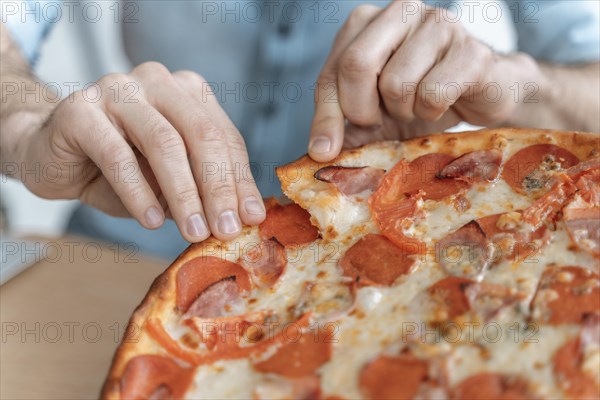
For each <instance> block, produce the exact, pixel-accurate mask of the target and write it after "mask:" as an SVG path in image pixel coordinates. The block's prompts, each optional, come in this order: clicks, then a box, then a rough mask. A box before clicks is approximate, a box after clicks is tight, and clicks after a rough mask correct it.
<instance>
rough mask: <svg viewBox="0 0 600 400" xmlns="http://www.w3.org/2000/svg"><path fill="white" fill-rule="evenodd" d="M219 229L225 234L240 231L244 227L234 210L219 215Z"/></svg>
mask: <svg viewBox="0 0 600 400" xmlns="http://www.w3.org/2000/svg"><path fill="white" fill-rule="evenodd" d="M217 225H218V228H219V231H220V232H221V233H225V234H231V233H236V232H239V231H240V230H241V229H242V226H241V224H240V220H239V218H238V216H237V215H236V214H235V213H234V212H233V211H225V212H224V213H223V214H221V216H219V223H218V224H217Z"/></svg>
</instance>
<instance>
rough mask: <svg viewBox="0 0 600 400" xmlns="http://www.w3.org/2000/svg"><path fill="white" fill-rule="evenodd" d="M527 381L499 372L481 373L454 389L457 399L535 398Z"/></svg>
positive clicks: (500, 399)
mask: <svg viewBox="0 0 600 400" xmlns="http://www.w3.org/2000/svg"><path fill="white" fill-rule="evenodd" d="M535 398H538V396H534V395H532V394H531V393H530V391H529V388H528V384H527V382H526V381H524V380H523V379H521V378H519V377H515V376H510V375H502V374H497V373H485V372H484V373H480V374H477V375H473V376H470V377H468V378H467V379H465V380H463V381H462V382H460V383H459V384H457V385H456V386H455V387H454V389H453V390H452V399H456V400H459V399H460V400H462V399H464V400H472V399H481V400H488V399H489V400H518V399H535Z"/></svg>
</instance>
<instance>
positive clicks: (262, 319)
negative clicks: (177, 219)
mask: <svg viewBox="0 0 600 400" xmlns="http://www.w3.org/2000/svg"><path fill="white" fill-rule="evenodd" d="M277 175H278V178H279V180H280V181H281V185H282V189H283V192H284V193H285V195H286V199H285V200H282V201H278V200H275V199H269V200H267V201H266V206H267V217H266V220H265V221H264V222H263V223H262V224H260V225H259V226H256V227H244V229H243V232H242V234H241V235H240V236H239V237H238V238H236V239H235V240H233V241H230V242H221V241H218V240H216V239H215V238H209V239H208V240H206V241H204V242H202V243H199V244H193V245H191V246H190V247H189V248H188V249H187V250H186V251H185V252H183V253H182V254H181V255H180V257H179V258H177V260H175V262H174V263H173V264H172V265H171V266H170V267H169V268H168V269H167V270H166V271H165V272H164V273H163V274H161V275H160V276H159V277H158V278H157V279H156V280H155V282H154V283H153V285H152V287H151V288H150V290H149V292H148V294H147V296H146V297H145V299H144V300H143V302H142V303H141V305H140V306H139V307H138V308H137V310H136V311H135V312H134V314H133V316H132V318H131V320H130V323H129V325H128V329H127V332H126V334H125V336H124V338H123V341H122V343H121V345H120V347H119V348H118V350H117V352H116V354H115V356H114V359H113V363H112V366H111V368H110V372H109V374H108V377H107V379H106V382H105V384H104V387H103V392H102V397H103V398H105V399H133V398H136V399H137V398H147V399H171V398H173V399H175V398H189V399H323V400H325V399H329V400H334V399H429V398H436V399H438V398H439V399H442V398H451V399H475V398H478V399H517V398H520V399H521V398H522V399H529V398H536V399H537V398H598V397H599V396H600V276H599V272H600V135H598V134H593V133H579V132H560V131H546V130H533V129H526V130H525V129H523V130H520V129H488V130H481V131H475V132H464V133H444V134H438V135H432V136H428V137H423V138H416V139H412V140H409V141H404V142H397V141H388V142H378V143H372V144H368V145H365V146H363V147H360V148H356V149H350V150H346V151H344V152H343V153H342V154H341V155H340V156H339V157H338V158H337V159H335V160H334V161H333V162H331V163H327V164H319V163H316V162H315V161H313V160H311V159H310V158H308V157H303V158H301V159H299V160H297V161H295V162H293V163H291V164H288V165H286V166H283V167H281V168H279V169H278V170H277Z"/></svg>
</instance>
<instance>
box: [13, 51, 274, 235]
mask: <svg viewBox="0 0 600 400" xmlns="http://www.w3.org/2000/svg"><path fill="white" fill-rule="evenodd" d="M96 87H97V88H99V90H100V93H101V95H100V96H99V100H98V101H90V99H89V97H94V94H90V93H87V94H86V93H84V92H81V91H80V92H75V93H74V94H72V95H71V96H70V97H68V98H66V99H64V100H63V101H61V102H60V103H59V104H58V106H57V107H56V108H55V110H54V111H53V112H52V114H51V115H50V117H49V118H48V120H47V121H46V122H45V123H44V124H43V126H42V127H41V128H38V129H34V130H32V132H31V133H30V134H28V135H26V136H25V137H24V138H23V140H24V143H22V144H21V145H20V148H22V149H23V151H22V153H23V155H22V157H21V159H22V160H23V163H24V165H28V166H29V167H28V168H31V166H32V165H42V166H47V165H53V166H54V168H55V169H57V172H56V174H54V173H53V176H57V177H59V178H57V179H34V180H31V179H29V180H25V184H26V186H27V187H28V188H29V189H30V190H31V191H32V192H34V193H36V194H37V195H39V196H41V197H45V198H61V199H65V198H67V199H80V200H81V201H83V202H84V203H86V204H89V205H91V206H94V207H97V208H99V209H100V210H102V211H104V212H107V213H109V214H111V215H115V216H133V217H134V218H135V219H137V220H138V221H139V222H140V224H142V225H143V226H144V227H146V228H149V229H154V228H158V227H160V226H161V225H162V224H163V222H164V219H165V217H172V218H173V219H174V220H175V221H176V222H177V225H178V227H179V230H180V231H181V234H182V235H183V237H184V238H185V239H186V240H188V241H190V242H198V241H201V240H203V239H205V238H207V237H208V236H209V235H210V233H211V231H212V233H213V234H214V236H216V237H217V238H219V239H223V240H228V239H232V238H234V237H235V236H237V235H238V234H239V233H240V232H241V222H243V223H245V224H249V225H253V224H258V223H260V222H262V221H263V219H264V218H265V208H264V205H263V202H262V199H261V196H260V193H259V191H258V189H257V188H256V185H255V183H254V180H253V178H252V174H251V172H250V169H249V162H248V156H247V152H246V147H245V144H244V140H243V138H242V137H241V135H240V133H239V132H238V130H237V129H236V128H235V126H234V125H233V123H232V122H231V121H230V120H229V118H228V117H227V115H226V114H225V112H224V111H223V110H222V109H221V107H220V105H219V104H218V102H217V100H216V98H215V97H214V96H213V95H211V93H210V89H209V87H208V85H207V84H206V82H205V81H204V80H203V78H202V77H200V76H199V75H197V74H195V73H193V72H189V71H180V72H175V73H170V72H169V71H168V70H167V69H166V68H165V67H164V66H162V65H161V64H158V63H153V62H151V63H144V64H141V65H140V66H138V67H136V68H135V69H133V70H132V71H131V73H129V74H127V75H124V74H111V75H107V76H105V77H103V78H102V79H100V81H98V83H97V86H96ZM90 91H91V92H93V89H88V92H90ZM233 171H235V173H234V172H233Z"/></svg>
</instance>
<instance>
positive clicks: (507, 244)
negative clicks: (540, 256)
mask: <svg viewBox="0 0 600 400" xmlns="http://www.w3.org/2000/svg"><path fill="white" fill-rule="evenodd" d="M476 222H477V224H478V225H479V227H480V228H481V229H482V231H483V232H484V233H485V236H486V238H487V240H488V243H491V250H493V251H490V252H488V256H490V258H491V259H492V262H496V261H498V260H501V259H511V260H512V261H523V260H527V259H528V258H530V257H532V256H533V255H535V254H537V253H538V252H539V251H540V248H541V246H543V245H545V244H546V243H547V240H544V239H545V234H546V231H547V228H546V226H544V225H540V226H539V227H538V228H537V229H535V230H533V231H532V230H531V226H529V225H528V224H526V223H524V222H523V218H522V214H521V213H520V212H518V211H511V212H507V213H500V214H494V215H488V216H486V217H483V218H479V219H478V220H477V221H476ZM546 239H547V238H546Z"/></svg>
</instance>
